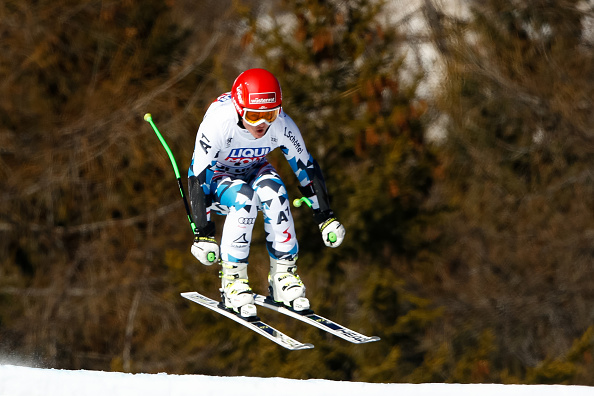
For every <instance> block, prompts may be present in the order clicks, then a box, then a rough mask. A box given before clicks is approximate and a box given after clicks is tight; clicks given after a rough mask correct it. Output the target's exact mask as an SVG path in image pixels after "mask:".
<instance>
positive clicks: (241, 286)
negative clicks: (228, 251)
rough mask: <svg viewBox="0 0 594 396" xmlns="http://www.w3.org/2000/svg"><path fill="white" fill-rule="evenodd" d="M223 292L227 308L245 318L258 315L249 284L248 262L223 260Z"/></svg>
mask: <svg viewBox="0 0 594 396" xmlns="http://www.w3.org/2000/svg"><path fill="white" fill-rule="evenodd" d="M221 266H222V267H223V270H222V271H221V280H222V281H221V283H222V288H221V294H222V297H223V304H224V305H225V308H227V309H230V310H233V311H234V312H236V313H238V314H239V315H241V316H243V317H244V318H249V317H255V316H256V306H255V305H254V293H252V288H251V287H250V285H249V284H248V276H247V263H230V262H228V261H221Z"/></svg>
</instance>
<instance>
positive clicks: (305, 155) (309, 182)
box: [281, 115, 345, 247]
mask: <svg viewBox="0 0 594 396" xmlns="http://www.w3.org/2000/svg"><path fill="white" fill-rule="evenodd" d="M284 119H285V124H286V127H285V131H284V134H283V144H282V145H281V148H282V151H283V153H284V155H285V158H286V159H287V161H288V162H289V165H290V166H291V168H292V169H293V172H294V173H295V176H297V179H299V183H300V187H299V191H301V193H302V194H303V195H304V196H305V197H307V198H308V199H309V200H310V203H311V208H312V209H313V215H314V220H315V221H316V223H317V224H318V226H319V228H320V231H321V232H322V238H323V239H324V243H325V244H326V246H330V247H337V246H338V245H340V244H341V243H342V241H343V239H344V235H345V229H344V226H343V225H342V224H340V222H339V221H338V220H337V219H336V217H335V215H334V212H333V211H332V209H331V208H330V197H329V194H328V190H327V189H326V183H325V181H324V177H323V175H322V170H321V169H320V166H319V164H318V163H317V161H316V160H315V159H313V157H312V156H311V155H310V154H309V152H308V151H307V148H306V147H305V142H304V141H303V137H302V136H301V132H300V131H299V128H297V126H296V125H295V123H294V122H293V120H291V118H290V117H288V116H286V115H284Z"/></svg>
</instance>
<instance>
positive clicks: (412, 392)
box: [0, 365, 594, 396]
mask: <svg viewBox="0 0 594 396" xmlns="http://www.w3.org/2000/svg"><path fill="white" fill-rule="evenodd" d="M234 394H235V395H241V396H250V395H258V396H262V395H266V394H268V395H273V394H277V395H282V396H316V395H324V396H329V395H339V396H351V395H352V396H355V395H357V396H360V395H365V396H374V395H381V396H386V395H399V396H464V395H468V396H476V395H481V396H502V395H504V396H532V395H539V396H564V395H567V396H593V395H594V388H592V387H587V386H563V385H478V384H472V385H459V384H420V385H413V384H368V383H362V382H339V381H328V380H289V379H284V378H247V377H211V376H204V375H169V374H124V373H111V372H103V371H84V370H77V371H70V370H54V369H36V368H28V367H19V366H10V365H0V396H37V395H40V396H54V395H55V396H94V395H101V396H118V395H122V396H135V395H138V396H152V395H159V396H165V395H172V396H173V395H196V396H210V395H213V396H214V395H216V396H221V395H234Z"/></svg>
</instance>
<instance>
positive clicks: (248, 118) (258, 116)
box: [243, 107, 280, 126]
mask: <svg viewBox="0 0 594 396" xmlns="http://www.w3.org/2000/svg"><path fill="white" fill-rule="evenodd" d="M279 114H280V107H277V108H276V109H273V110H251V109H244V110H243V120H244V121H245V122H247V123H248V124H250V125H252V126H257V125H260V124H261V123H263V122H265V123H266V125H270V124H272V122H273V121H274V120H276V118H277V117H278V115H279Z"/></svg>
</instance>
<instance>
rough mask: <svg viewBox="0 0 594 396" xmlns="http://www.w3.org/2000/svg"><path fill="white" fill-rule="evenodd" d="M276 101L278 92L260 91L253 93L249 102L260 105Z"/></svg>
mask: <svg viewBox="0 0 594 396" xmlns="http://www.w3.org/2000/svg"><path fill="white" fill-rule="evenodd" d="M268 103H276V92H259V93H251V94H250V98H249V104H250V105H252V104H254V105H259V104H268Z"/></svg>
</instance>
